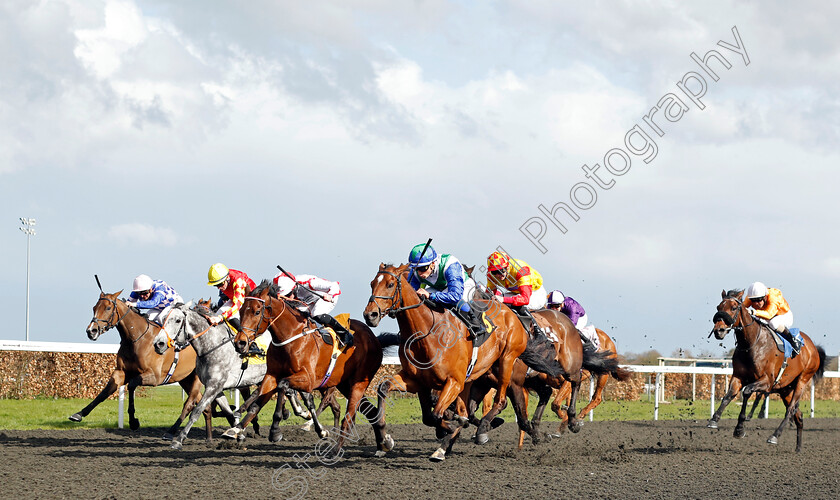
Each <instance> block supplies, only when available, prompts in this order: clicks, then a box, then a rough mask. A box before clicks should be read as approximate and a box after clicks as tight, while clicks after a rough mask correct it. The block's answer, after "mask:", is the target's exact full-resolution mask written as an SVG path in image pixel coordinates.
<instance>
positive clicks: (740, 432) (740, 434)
mask: <svg viewBox="0 0 840 500" xmlns="http://www.w3.org/2000/svg"><path fill="white" fill-rule="evenodd" d="M746 435H747V431H745V430H743V429H741V430H738V429H735V432H733V433H732V437H735V438H738V439H741V438H742V437H744V436H746Z"/></svg>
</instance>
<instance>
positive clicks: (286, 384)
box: [226, 280, 382, 456]
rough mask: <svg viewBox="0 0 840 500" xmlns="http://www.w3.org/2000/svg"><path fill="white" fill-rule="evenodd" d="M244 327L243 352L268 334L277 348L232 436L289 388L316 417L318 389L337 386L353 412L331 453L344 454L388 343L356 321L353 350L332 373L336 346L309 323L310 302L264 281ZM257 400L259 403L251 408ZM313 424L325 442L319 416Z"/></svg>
mask: <svg viewBox="0 0 840 500" xmlns="http://www.w3.org/2000/svg"><path fill="white" fill-rule="evenodd" d="M239 319H240V321H241V323H242V329H241V330H240V331H239V333H238V334H237V336H236V338H235V340H234V344H235V346H236V349H237V351H238V352H240V353H242V352H246V351H247V349H248V346H249V345H250V343H251V342H253V340H254V339H255V338H256V337H257V336H259V335H260V334H262V333H263V332H265V331H266V329H267V330H268V331H269V332H271V337H272V341H271V345H269V347H268V352H267V354H266V362H267V371H266V374H265V377H264V378H263V381H262V384H260V389H259V392H258V393H255V394H254V395H253V396H251V398H250V400H249V402H246V404H248V405H249V406H248V413H247V415H246V416H245V417H244V418H243V419H242V421H241V422H239V424H237V425H236V426H234V427H232V428H231V429H228V431H227V432H226V434H227V435H228V437H231V436H234V437H235V436H236V435H238V434H239V433H240V432H241V431H242V429H243V428H244V426H245V425H247V424H248V422H250V421H251V419H253V418H254V417H255V416H256V414H257V413H258V412H259V411H260V409H261V408H262V407H263V406H264V405H265V404H266V403H267V402H268V400H269V399H270V398H271V396H272V394H274V393H275V392H277V391H278V390H279V391H285V390H286V389H288V388H291V389H295V390H297V391H299V392H300V393H301V396H303V400H304V402H305V403H306V406H307V408H308V409H309V411H310V412H311V413H312V414H313V415H314V414H316V412H315V405H314V402H313V397H312V394H311V393H312V391H314V390H316V389H320V388H330V387H336V388H338V391H339V392H341V393H342V394H344V396H345V397H346V398H347V409H346V411H345V413H344V419H343V421H342V424H341V431H340V432H339V439H338V442H337V443H336V445H335V446H332V447H331V448H330V450H328V451H327V454H328V455H330V456H338V455H339V453H343V451H342V446H343V445H344V441H345V438H346V437H350V436H353V435H354V432H355V428H353V429H351V427H353V426H354V424H355V417H356V410H357V408H358V406H359V404H360V402H361V400H362V397H363V396H364V393H365V391H366V390H367V388H368V386H369V385H370V382H371V380H373V376H374V375H375V374H376V372H377V371H378V370H379V367H380V366H381V365H382V345H381V344H380V341H379V339H377V337H376V336H374V334H373V332H372V331H371V330H370V328H368V327H367V326H365V324H364V323H362V322H361V321H358V320H353V319H351V320H350V328H349V329H350V330H351V331H352V332H353V346H352V347H350V348H346V349H345V350H344V351H341V352H340V353H339V354H338V356H337V358H336V360H335V363H334V365H333V370H332V372H331V373H328V367H329V366H330V365H331V358H332V355H333V349H332V346H330V345H328V344H327V343H326V342H324V340H323V339H322V338H321V335H320V333H319V331H318V329H317V325H316V324H314V323H312V321H311V320H310V319H309V315H308V309H307V306H306V304H304V303H303V302H300V301H298V300H295V299H290V298H286V297H283V296H280V295H279V294H278V288H277V285H275V284H274V283H271V282H270V281H268V280H263V281H262V283H260V284H259V286H257V288H256V289H254V290H253V291H252V292H251V293H249V294H248V295H247V296H246V297H245V303H244V304H243V306H242V308H241V309H240V311H239ZM251 401H253V403H252V404H251ZM312 425H313V427H314V428H315V432H316V433H317V434H318V435H319V436H320V437H322V438H326V437H327V436H328V434H329V433H328V432H327V431H326V430H325V429H323V428H322V426H321V423H320V422H319V421H318V419H317V418H315V419H313V421H312Z"/></svg>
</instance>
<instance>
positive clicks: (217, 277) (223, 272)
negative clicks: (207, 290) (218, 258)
mask: <svg viewBox="0 0 840 500" xmlns="http://www.w3.org/2000/svg"><path fill="white" fill-rule="evenodd" d="M229 273H230V270H229V269H228V268H227V266H226V265H224V264H222V263H221V262H217V263H215V264H213V265H212V266H210V270H209V271H207V284H208V285H210V286H216V285H218V284H219V283H221V282H222V281H224V280H225V278H227V277H228V274H229Z"/></svg>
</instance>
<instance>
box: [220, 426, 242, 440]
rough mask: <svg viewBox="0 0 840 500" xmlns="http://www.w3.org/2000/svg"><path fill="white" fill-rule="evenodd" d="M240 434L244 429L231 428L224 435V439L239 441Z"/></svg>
mask: <svg viewBox="0 0 840 500" xmlns="http://www.w3.org/2000/svg"><path fill="white" fill-rule="evenodd" d="M240 433H242V429H240V428H239V427H231V428H230V429H228V430H226V431H225V432H224V433H223V434H222V437H223V438H226V439H239V434H240Z"/></svg>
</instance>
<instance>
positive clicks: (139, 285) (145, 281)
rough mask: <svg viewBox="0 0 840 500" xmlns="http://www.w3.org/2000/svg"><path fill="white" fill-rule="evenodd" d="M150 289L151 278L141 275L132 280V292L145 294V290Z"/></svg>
mask: <svg viewBox="0 0 840 500" xmlns="http://www.w3.org/2000/svg"><path fill="white" fill-rule="evenodd" d="M151 289H152V278H150V277H148V276H146V275H145V274H141V275H140V276H138V277H136V278H134V286H133V287H131V291H132V292H145V291H146V290H151Z"/></svg>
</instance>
